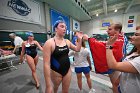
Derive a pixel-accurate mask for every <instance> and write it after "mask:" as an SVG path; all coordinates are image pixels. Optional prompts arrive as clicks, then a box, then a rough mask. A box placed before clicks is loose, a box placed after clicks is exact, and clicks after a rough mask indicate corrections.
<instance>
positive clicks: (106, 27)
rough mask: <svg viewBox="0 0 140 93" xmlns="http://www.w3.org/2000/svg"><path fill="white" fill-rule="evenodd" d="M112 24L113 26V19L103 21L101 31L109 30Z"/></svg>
mask: <svg viewBox="0 0 140 93" xmlns="http://www.w3.org/2000/svg"><path fill="white" fill-rule="evenodd" d="M110 24H112V19H106V20H101V23H100V30H107V29H108V26H110Z"/></svg>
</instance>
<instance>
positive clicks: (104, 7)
mask: <svg viewBox="0 0 140 93" xmlns="http://www.w3.org/2000/svg"><path fill="white" fill-rule="evenodd" d="M103 9H104V14H105V16H107V2H106V0H103Z"/></svg>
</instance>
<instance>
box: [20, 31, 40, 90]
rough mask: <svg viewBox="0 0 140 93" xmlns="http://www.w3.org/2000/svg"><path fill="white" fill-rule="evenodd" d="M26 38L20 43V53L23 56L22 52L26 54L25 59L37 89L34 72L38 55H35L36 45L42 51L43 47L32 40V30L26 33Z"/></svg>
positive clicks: (37, 83) (37, 84)
mask: <svg viewBox="0 0 140 93" xmlns="http://www.w3.org/2000/svg"><path fill="white" fill-rule="evenodd" d="M26 35H27V37H28V39H27V40H26V41H24V42H23V43H22V52H21V55H22V56H23V55H24V53H25V54H26V55H25V57H26V60H27V63H28V65H29V67H30V69H31V71H32V77H33V79H34V80H35V83H36V88H37V89H38V88H39V86H40V83H39V80H38V77H37V73H36V67H37V63H38V55H37V47H38V48H39V49H40V50H41V51H43V48H42V47H41V46H40V44H39V43H38V42H37V41H36V40H34V35H33V33H32V32H27V33H26Z"/></svg>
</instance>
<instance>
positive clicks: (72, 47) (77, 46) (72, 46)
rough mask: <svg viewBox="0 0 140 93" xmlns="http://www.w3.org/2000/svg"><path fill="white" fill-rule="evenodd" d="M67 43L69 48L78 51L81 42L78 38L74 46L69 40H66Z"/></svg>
mask: <svg viewBox="0 0 140 93" xmlns="http://www.w3.org/2000/svg"><path fill="white" fill-rule="evenodd" d="M67 44H68V45H69V48H70V49H72V50H74V51H76V52H79V51H80V49H81V46H82V45H81V44H82V40H81V39H79V41H78V43H77V45H76V46H75V45H74V44H72V43H71V42H70V41H69V40H67Z"/></svg>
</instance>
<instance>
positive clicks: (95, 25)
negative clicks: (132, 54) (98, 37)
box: [81, 8, 140, 36]
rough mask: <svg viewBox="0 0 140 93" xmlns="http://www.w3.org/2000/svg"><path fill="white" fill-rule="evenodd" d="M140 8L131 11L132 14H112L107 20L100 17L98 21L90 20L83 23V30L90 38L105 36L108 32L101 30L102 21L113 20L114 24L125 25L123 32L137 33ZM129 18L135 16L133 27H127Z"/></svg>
mask: <svg viewBox="0 0 140 93" xmlns="http://www.w3.org/2000/svg"><path fill="white" fill-rule="evenodd" d="M139 9H140V8H136V9H133V10H131V11H130V13H127V14H122V13H121V14H120V13H117V14H114V13H113V14H112V15H109V16H108V17H106V18H103V17H102V18H101V17H98V18H96V19H93V20H90V21H85V22H81V30H82V31H84V33H86V34H88V35H89V36H92V34H104V33H106V30H101V21H102V20H108V19H111V20H112V22H120V23H122V25H123V32H125V33H128V32H135V28H136V26H137V25H140V23H139V24H138V22H137V20H138V19H137V17H138V16H140V12H139V11H138V10H139ZM129 16H134V22H133V25H134V26H133V27H129V28H128V27H127V26H128V19H129ZM139 21H140V20H139Z"/></svg>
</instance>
